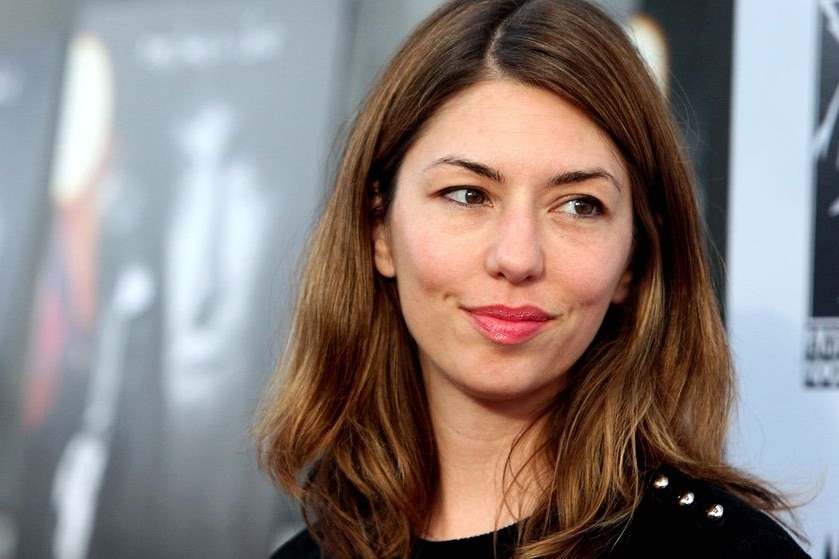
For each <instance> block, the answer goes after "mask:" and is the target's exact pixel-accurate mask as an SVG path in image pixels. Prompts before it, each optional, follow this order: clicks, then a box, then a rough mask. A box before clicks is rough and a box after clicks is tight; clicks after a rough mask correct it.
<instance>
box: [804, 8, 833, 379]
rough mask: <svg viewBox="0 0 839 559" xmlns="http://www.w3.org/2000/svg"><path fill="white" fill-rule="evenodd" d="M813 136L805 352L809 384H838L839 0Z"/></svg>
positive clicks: (829, 28) (825, 44) (826, 46)
mask: <svg viewBox="0 0 839 559" xmlns="http://www.w3.org/2000/svg"><path fill="white" fill-rule="evenodd" d="M820 7H821V10H820V12H821V14H820V31H821V43H820V62H819V82H818V89H817V91H818V95H819V98H818V111H819V113H818V119H817V127H816V131H815V138H814V140H815V141H814V146H815V151H814V154H813V155H814V159H815V161H814V163H815V183H816V184H815V193H814V197H813V223H814V226H813V253H812V276H811V278H812V285H811V292H810V320H809V327H808V333H807V336H808V340H807V350H806V354H805V365H804V367H805V373H804V377H805V384H806V386H808V387H809V388H816V389H819V388H833V389H835V388H839V129H837V120H839V3H837V2H834V1H823V2H821V4H820Z"/></svg>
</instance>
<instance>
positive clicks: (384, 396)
mask: <svg viewBox="0 0 839 559" xmlns="http://www.w3.org/2000/svg"><path fill="white" fill-rule="evenodd" d="M693 190H694V187H693V179H692V176H691V171H690V169H689V167H688V165H687V164H686V162H685V158H684V157H683V155H682V152H681V150H680V148H679V145H678V142H677V139H676V135H675V133H674V129H673V124H672V122H671V119H670V117H669V116H668V113H667V109H666V105H665V102H664V101H663V100H662V97H661V95H660V93H659V91H658V90H657V88H656V85H655V84H654V82H653V80H652V79H651V78H650V76H649V74H648V72H647V70H646V68H645V66H644V64H643V62H642V61H641V60H640V58H639V56H638V54H637V52H636V51H635V49H634V48H633V46H632V44H631V43H630V42H629V41H628V40H627V38H626V37H625V35H624V34H623V32H622V31H621V29H620V28H619V27H618V26H617V25H616V24H615V23H614V22H612V21H611V20H610V19H609V18H608V17H607V16H605V15H604V14H603V13H602V12H601V11H600V10H599V9H597V8H595V7H593V6H592V5H590V4H588V3H585V2H581V1H578V0H569V1H561V0H531V1H527V0H455V1H453V2H450V3H448V4H446V5H444V6H443V7H442V8H440V9H439V10H438V11H437V12H436V13H434V14H433V15H432V16H431V17H429V18H428V19H427V20H426V21H425V22H424V23H422V24H421V25H420V26H419V28H418V29H417V30H416V31H415V32H414V34H413V35H412V36H411V37H410V38H409V39H408V40H407V42H406V44H405V45H404V46H403V47H402V49H401V50H400V51H399V53H398V54H397V55H396V57H395V58H394V60H393V61H392V62H391V64H390V66H389V67H388V68H387V69H386V70H385V71H384V73H383V75H382V76H381V78H380V80H379V82H378V83H377V84H376V86H375V87H374V89H373V91H372V93H371V94H370V96H369V98H368V99H367V101H366V103H365V105H364V106H363V108H362V110H361V112H360V113H359V115H358V117H357V119H356V122H355V125H354V128H353V130H352V132H351V134H350V136H349V138H348V141H347V146H346V148H345V151H344V153H343V159H342V163H341V166H340V168H339V170H338V175H337V178H336V181H335V189H334V191H333V192H332V195H331V198H330V199H329V201H328V204H327V206H326V208H325V210H324V212H323V214H322V216H321V218H320V221H319V224H318V226H317V229H316V230H315V232H314V236H313V238H312V240H311V245H310V247H309V253H308V262H307V267H306V269H305V273H304V277H303V282H302V288H301V292H300V298H299V302H298V305H297V311H296V315H295V320H294V327H293V331H292V334H291V338H290V342H289V345H288V348H287V352H286V355H285V357H284V359H283V361H282V363H281V365H280V367H279V369H278V374H277V380H276V382H275V384H274V386H273V387H272V389H271V390H270V391H269V393H268V396H267V398H266V403H265V406H264V408H263V411H262V415H261V417H260V420H259V422H258V425H257V434H258V437H259V443H260V459H261V464H262V466H263V468H264V469H265V471H266V472H267V473H268V475H269V476H270V477H271V478H272V479H273V480H274V481H275V482H276V483H278V484H279V485H281V486H282V487H284V488H285V489H287V490H288V491H289V492H290V493H291V494H292V495H293V496H294V497H295V498H296V499H298V500H299V502H300V503H301V505H302V508H303V512H304V515H305V518H306V520H307V524H308V530H307V531H304V532H302V533H301V534H299V535H298V536H297V537H296V538H294V539H293V540H292V541H291V542H289V543H288V544H286V545H285V546H284V547H282V548H281V549H280V550H279V551H278V552H277V553H276V554H275V557H277V558H291V557H320V556H321V554H323V556H325V557H329V558H349V557H365V558H374V557H376V558H379V557H394V558H396V557H409V556H415V557H432V556H434V557H437V556H447V555H449V556H458V557H494V556H497V557H513V556H515V557H522V558H524V557H569V558H570V557H635V556H645V557H671V556H677V557H685V556H694V555H695V556H703V557H750V556H754V557H806V555H805V554H804V553H803V551H801V549H800V548H799V547H798V546H797V544H795V543H794V541H793V540H792V539H791V538H790V537H789V536H788V535H787V534H786V532H785V531H784V530H783V529H782V528H781V527H780V526H779V525H778V524H777V523H775V521H773V520H770V518H769V517H768V516H766V515H765V514H763V513H762V512H760V511H769V512H774V511H782V510H784V509H785V505H784V501H783V499H782V498H781V497H779V496H778V495H776V494H775V493H774V492H772V491H771V490H769V489H767V488H765V487H764V486H762V485H760V484H759V483H758V482H756V481H754V480H753V479H751V478H750V477H748V476H746V475H744V474H743V473H740V472H738V471H736V470H734V469H733V468H731V467H729V466H728V465H726V464H725V462H724V459H723V446H724V439H725V433H726V429H727V425H728V419H729V406H730V402H731V397H732V384H733V378H732V369H731V363H730V357H729V353H728V348H727V345H726V341H725V337H724V331H723V327H722V324H721V321H720V316H719V312H718V308H717V304H716V300H715V298H714V294H713V291H712V288H711V284H710V280H709V275H708V269H707V265H706V263H705V255H704V253H703V248H702V236H701V232H700V231H701V227H700V223H699V219H698V215H697V209H696V201H695V199H694V193H693Z"/></svg>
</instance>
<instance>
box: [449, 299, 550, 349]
mask: <svg viewBox="0 0 839 559" xmlns="http://www.w3.org/2000/svg"><path fill="white" fill-rule="evenodd" d="M464 310H465V311H466V312H467V314H468V315H469V317H470V318H471V319H472V322H473V323H474V324H475V326H477V328H478V330H479V331H480V332H481V333H482V334H484V335H485V336H486V337H488V338H489V339H490V340H492V341H493V342H495V343H498V344H502V345H513V344H520V343H524V342H526V341H527V340H530V339H531V338H533V337H535V336H536V334H538V333H539V331H540V330H542V328H544V326H545V325H546V324H547V323H548V321H549V320H551V316H550V315H549V314H548V313H546V312H545V311H543V310H542V309H540V308H538V307H531V306H524V307H506V306H504V305H492V306H488V307H475V308H467V309H464Z"/></svg>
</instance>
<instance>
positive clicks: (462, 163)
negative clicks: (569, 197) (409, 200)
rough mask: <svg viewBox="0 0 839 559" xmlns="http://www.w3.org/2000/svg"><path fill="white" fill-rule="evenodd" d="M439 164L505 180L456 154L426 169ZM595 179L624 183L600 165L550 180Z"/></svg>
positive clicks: (554, 182) (558, 183) (562, 182)
mask: <svg viewBox="0 0 839 559" xmlns="http://www.w3.org/2000/svg"><path fill="white" fill-rule="evenodd" d="M437 165H453V166H455V167H462V168H464V169H466V170H467V171H471V172H473V173H475V174H476V175H480V176H482V177H486V178H488V179H490V180H493V181H495V182H500V183H503V182H504V175H502V174H501V171H498V170H497V169H493V168H492V167H490V166H488V165H485V164H483V163H479V162H478V161H472V160H471V159H464V158H461V157H454V156H446V157H441V158H440V159H437V160H436V161H434V162H433V163H432V164H431V165H429V166H428V167H426V170H428V169H430V168H432V167H435V166H437ZM594 179H606V180H607V181H609V182H611V183H612V184H613V185H614V186H615V188H617V189H618V191H620V190H621V187H622V185H621V182H620V181H619V180H618V178H617V177H616V176H614V175H613V174H612V173H610V172H608V171H606V170H605V169H601V168H599V167H598V168H593V169H579V170H576V171H568V172H565V173H559V174H558V175H554V176H553V177H551V179H550V181H548V182H549V183H550V184H552V185H554V186H563V185H566V184H577V183H581V182H586V181H590V180H594Z"/></svg>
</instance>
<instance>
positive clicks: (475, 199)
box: [444, 188, 487, 206]
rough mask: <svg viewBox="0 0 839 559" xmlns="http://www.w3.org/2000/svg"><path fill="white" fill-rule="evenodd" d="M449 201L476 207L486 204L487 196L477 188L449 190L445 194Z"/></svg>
mask: <svg viewBox="0 0 839 559" xmlns="http://www.w3.org/2000/svg"><path fill="white" fill-rule="evenodd" d="M444 196H445V197H446V198H448V199H449V200H453V201H455V202H458V203H459V204H463V205H465V206H475V205H480V204H485V203H486V202H487V195H486V194H484V193H483V192H482V191H480V190H478V189H477V188H458V189H455V190H449V191H448V192H446V193H445V194H444Z"/></svg>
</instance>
